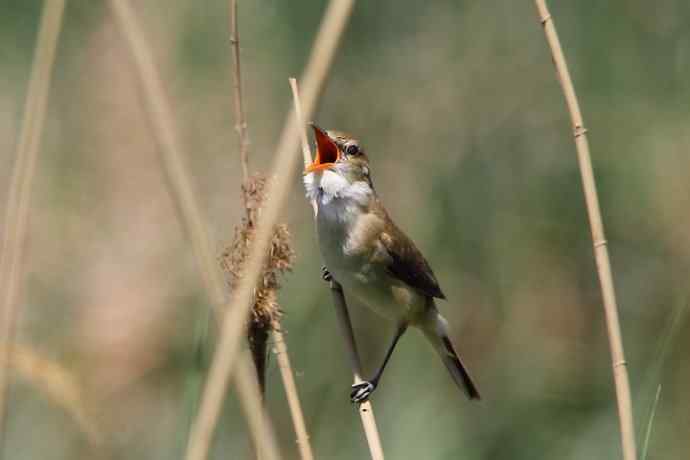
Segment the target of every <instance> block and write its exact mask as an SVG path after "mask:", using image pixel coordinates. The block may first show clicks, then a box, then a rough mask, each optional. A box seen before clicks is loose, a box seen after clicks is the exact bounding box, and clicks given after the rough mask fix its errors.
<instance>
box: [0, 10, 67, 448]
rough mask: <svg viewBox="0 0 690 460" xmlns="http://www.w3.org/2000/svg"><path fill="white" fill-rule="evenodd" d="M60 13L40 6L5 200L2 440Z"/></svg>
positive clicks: (0, 284)
mask: <svg viewBox="0 0 690 460" xmlns="http://www.w3.org/2000/svg"><path fill="white" fill-rule="evenodd" d="M64 10H65V1H64V0H46V1H45V2H44V4H43V12H42V13H41V22H40V25H39V28H38V38H37V39H36V48H35V52H34V59H33V63H32V65H31V79H30V80H29V85H28V89H27V93H26V102H25V103H24V115H23V120H22V126H21V132H20V134H19V141H18V143H17V149H16V152H15V164H14V169H13V171H12V179H11V183H10V189H9V194H8V203H7V215H6V218H5V227H6V228H5V231H4V232H3V233H4V236H3V241H2V252H1V253H0V257H1V259H0V296H1V297H0V308H1V310H0V350H1V351H0V353H1V355H0V436H2V434H3V433H4V422H5V416H6V411H7V407H6V406H7V385H8V380H9V375H8V372H9V368H8V365H9V362H10V359H9V358H10V356H11V355H12V342H13V341H14V332H15V331H14V330H15V326H16V321H17V308H18V307H17V304H18V303H19V297H20V292H19V291H20V284H21V277H22V276H21V275H22V269H23V265H24V249H25V244H26V233H27V227H28V220H29V206H30V204H31V189H32V184H33V179H34V175H35V171H36V160H37V157H38V151H39V149H40V146H41V134H42V133H43V124H44V122H45V117H46V106H47V104H48V93H49V89H50V79H51V75H52V71H53V64H54V62H55V50H56V48H57V43H58V38H59V36H60V29H61V28H62V16H63V13H64Z"/></svg>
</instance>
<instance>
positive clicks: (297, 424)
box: [230, 0, 314, 460]
mask: <svg viewBox="0 0 690 460" xmlns="http://www.w3.org/2000/svg"><path fill="white" fill-rule="evenodd" d="M230 30H231V36H230V42H231V44H232V50H233V60H234V63H235V68H234V72H233V74H234V86H233V87H234V101H235V104H234V105H235V120H236V122H237V131H238V134H239V138H240V163H242V171H243V175H244V181H245V182H246V181H247V178H248V169H249V167H248V163H249V158H248V148H247V147H248V140H247V122H246V118H245V115H244V108H243V104H242V100H243V98H242V74H241V71H240V69H241V67H240V36H239V27H238V25H237V0H230ZM247 204H248V203H247V202H246V199H245V205H247ZM247 216H248V218H249V219H252V218H253V217H254V216H253V214H252V213H251V211H250V209H249V207H247ZM271 329H272V333H273V338H274V342H275V346H274V347H275V354H276V356H277V359H278V368H279V369H280V376H281V379H282V381H283V387H284V388H285V394H286V396H287V400H288V407H289V408H290V417H291V418H292V424H293V426H294V428H295V436H296V437H297V447H298V448H299V452H300V457H301V458H302V460H313V459H314V454H313V452H312V448H311V444H310V442H309V434H308V432H307V425H306V423H305V421H304V412H303V411H302V406H301V404H300V400H299V393H298V392H297V385H296V384H295V377H294V373H293V371H292V366H291V365H290V357H289V356H288V349H287V343H285V340H284V338H283V332H282V331H281V328H280V321H279V320H278V319H277V318H274V319H273V322H272V324H271ZM257 453H258V452H257Z"/></svg>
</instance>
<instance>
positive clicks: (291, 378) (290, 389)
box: [273, 321, 314, 460]
mask: <svg viewBox="0 0 690 460" xmlns="http://www.w3.org/2000/svg"><path fill="white" fill-rule="evenodd" d="M273 342H274V350H275V355H276V359H277V361H278V368H279V369H280V377H281V379H282V380H283V387H284V388H285V396H286V397H287V401H288V407H289V408H290V417H291V418H292V424H293V426H294V427H295V436H296V437H297V448H298V449H299V454H300V458H301V459H302V460H313V459H314V453H313V451H312V448H311V443H310V442H309V433H308V432H307V424H306V423H305V421H304V412H303V411H302V405H301V404H300V401H299V393H298V392H297V384H295V375H294V373H293V372H292V365H291V364H290V357H289V356H288V351H287V344H286V343H285V338H284V337H283V331H281V329H280V324H279V323H278V322H277V321H276V323H275V324H273Z"/></svg>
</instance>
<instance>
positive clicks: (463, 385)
mask: <svg viewBox="0 0 690 460" xmlns="http://www.w3.org/2000/svg"><path fill="white" fill-rule="evenodd" d="M422 330H423V331H424V335H426V337H427V339H429V341H430V342H431V343H432V345H433V346H434V348H435V349H436V351H437V352H438V354H439V356H440V357H441V361H443V364H445V366H446V368H447V369H448V372H449V373H450V375H451V377H453V381H454V382H455V384H456V385H457V386H458V387H460V389H462V390H463V391H464V392H465V394H466V395H467V397H468V398H469V399H481V397H480V395H479V390H477V386H476V385H475V384H474V381H473V380H472V377H470V374H469V372H467V369H466V368H465V366H464V365H463V364H462V361H461V360H460V357H459V356H458V354H457V353H456V352H455V348H453V344H452V342H451V341H450V338H449V337H448V333H447V326H446V320H445V319H444V318H443V317H442V316H441V315H440V313H438V312H435V315H434V317H433V321H431V323H430V324H428V325H425V327H423V328H422Z"/></svg>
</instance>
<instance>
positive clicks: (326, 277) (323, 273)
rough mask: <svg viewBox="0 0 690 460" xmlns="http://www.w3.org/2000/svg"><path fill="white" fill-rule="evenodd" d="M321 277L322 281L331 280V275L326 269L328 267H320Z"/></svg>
mask: <svg viewBox="0 0 690 460" xmlns="http://www.w3.org/2000/svg"><path fill="white" fill-rule="evenodd" d="M321 278H323V280H324V281H328V282H330V281H333V275H331V272H329V271H328V267H326V266H325V265H324V266H322V267H321Z"/></svg>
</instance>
